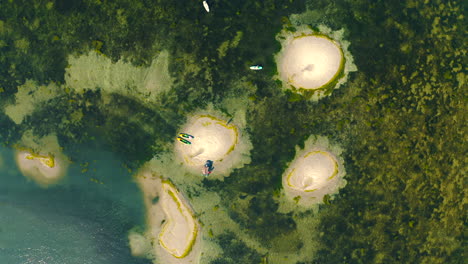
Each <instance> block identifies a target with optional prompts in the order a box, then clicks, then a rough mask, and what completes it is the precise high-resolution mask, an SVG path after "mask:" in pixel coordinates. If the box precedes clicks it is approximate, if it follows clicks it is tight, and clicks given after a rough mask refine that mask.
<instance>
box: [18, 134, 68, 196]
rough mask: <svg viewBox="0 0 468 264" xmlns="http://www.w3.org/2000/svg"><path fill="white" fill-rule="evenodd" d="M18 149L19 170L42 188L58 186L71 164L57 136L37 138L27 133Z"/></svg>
mask: <svg viewBox="0 0 468 264" xmlns="http://www.w3.org/2000/svg"><path fill="white" fill-rule="evenodd" d="M16 148H17V151H16V154H15V159H16V164H17V165H18V169H19V170H20V171H21V173H22V174H23V175H24V176H26V177H27V178H29V179H31V180H33V181H35V182H36V183H37V184H39V185H40V186H41V187H47V186H49V185H53V184H56V183H58V182H59V181H60V179H62V178H63V177H64V176H65V173H66V171H67V168H68V165H69V163H70V162H69V160H68V158H67V157H66V156H65V155H64V154H63V153H62V150H61V148H60V146H59V143H58V139H57V136H55V135H53V134H51V135H48V136H45V137H42V138H37V137H35V136H33V134H32V132H26V133H25V134H24V135H23V137H22V139H21V142H20V143H18V145H17V147H16Z"/></svg>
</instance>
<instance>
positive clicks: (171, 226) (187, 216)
mask: <svg viewBox="0 0 468 264" xmlns="http://www.w3.org/2000/svg"><path fill="white" fill-rule="evenodd" d="M136 180H137V182H138V184H139V186H140V188H141V190H142V191H143V195H144V202H145V206H146V210H147V220H146V221H147V229H146V232H145V233H144V234H141V235H138V234H136V233H135V232H133V233H131V234H130V235H131V236H130V235H129V240H130V247H131V249H132V252H134V253H135V255H136V256H143V255H146V256H154V258H155V263H167V264H173V263H174V264H175V263H176V264H185V263H199V258H200V248H201V246H200V240H201V239H200V237H199V234H200V224H199V223H198V220H197V219H196V218H195V216H194V213H193V211H192V208H191V206H190V205H189V204H188V202H187V200H186V199H185V198H184V197H183V195H182V194H181V193H180V192H179V191H178V190H177V189H176V188H175V186H174V185H173V184H172V183H171V182H170V181H169V180H165V179H163V178H161V177H159V176H157V175H155V174H154V173H152V172H150V171H146V172H140V173H139V174H138V175H137V176H136ZM146 241H147V242H148V243H150V246H148V244H147V243H146ZM147 249H150V252H147V253H143V252H145V251H147Z"/></svg>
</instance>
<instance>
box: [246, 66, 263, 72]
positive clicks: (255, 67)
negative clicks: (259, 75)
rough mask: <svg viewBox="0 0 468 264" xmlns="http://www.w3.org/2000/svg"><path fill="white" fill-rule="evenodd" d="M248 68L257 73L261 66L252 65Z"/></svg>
mask: <svg viewBox="0 0 468 264" xmlns="http://www.w3.org/2000/svg"><path fill="white" fill-rule="evenodd" d="M249 68H250V69H251V70H253V71H259V70H262V69H263V67H262V65H253V66H250V67H249Z"/></svg>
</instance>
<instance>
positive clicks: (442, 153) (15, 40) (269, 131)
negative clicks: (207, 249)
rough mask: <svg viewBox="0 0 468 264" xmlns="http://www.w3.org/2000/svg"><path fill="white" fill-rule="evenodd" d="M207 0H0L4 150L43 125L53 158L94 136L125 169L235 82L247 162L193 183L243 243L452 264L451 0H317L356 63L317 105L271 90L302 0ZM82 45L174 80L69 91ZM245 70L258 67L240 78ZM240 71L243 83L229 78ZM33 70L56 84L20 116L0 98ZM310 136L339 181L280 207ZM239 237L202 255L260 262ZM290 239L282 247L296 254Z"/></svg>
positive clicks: (456, 57) (457, 178) (459, 21)
mask: <svg viewBox="0 0 468 264" xmlns="http://www.w3.org/2000/svg"><path fill="white" fill-rule="evenodd" d="M214 3H215V4H213V6H212V10H213V11H212V12H210V13H209V14H207V13H206V12H205V11H204V10H203V7H202V6H201V3H199V2H198V1H187V3H186V5H185V6H183V7H181V5H180V4H174V3H173V2H171V1H162V0H156V1H154V0H153V1H149V0H141V1H136V0H117V1H104V0H102V1H100V0H76V1H66V0H57V1H49V2H47V1H39V0H35V1H24V0H23V1H21V0H14V1H7V0H0V6H1V7H2V8H0V76H1V78H0V107H1V108H2V112H1V113H0V141H1V142H2V144H3V145H7V146H11V145H12V144H14V143H15V142H16V141H17V140H19V138H21V135H22V133H23V132H24V131H27V130H29V129H33V130H34V133H35V134H37V135H39V136H42V135H46V134H49V133H52V132H54V133H57V135H58V138H59V141H60V145H61V146H63V147H64V152H67V151H69V152H73V151H76V148H74V146H75V145H76V144H96V145H99V146H103V147H104V148H106V149H107V150H110V151H113V152H115V153H116V154H118V155H121V156H122V157H125V159H126V160H128V162H129V166H130V167H131V168H137V167H139V165H140V164H142V163H144V162H145V161H147V160H149V159H151V158H152V157H153V156H154V155H157V154H158V153H161V152H163V151H165V150H167V146H168V143H169V142H171V141H172V140H173V136H174V134H175V133H176V132H177V131H176V129H177V127H178V126H179V125H180V124H182V123H183V122H184V119H185V118H186V115H187V114H189V113H191V112H192V111H193V110H195V109H197V108H203V107H204V106H205V105H206V104H207V103H208V102H212V103H214V104H215V105H220V104H221V102H222V100H223V99H225V97H226V96H228V95H231V96H232V95H233V94H234V93H233V90H234V89H238V90H236V91H235V94H236V95H244V94H242V93H243V92H245V93H247V96H248V97H249V98H250V99H251V101H252V102H253V104H254V105H255V106H254V107H252V108H251V109H248V114H247V123H248V132H249V133H250V137H251V140H252V144H253V146H254V148H253V150H252V153H251V159H252V163H251V164H249V165H247V166H245V167H244V168H242V169H237V170H235V171H234V172H233V173H232V174H231V175H230V176H229V177H227V178H225V179H224V181H222V182H221V181H214V180H204V181H203V187H204V188H206V190H207V191H214V192H217V193H218V194H219V195H220V196H221V197H222V203H221V204H220V207H222V208H225V209H226V210H227V211H228V214H229V216H230V217H231V218H232V219H233V220H234V221H235V222H236V223H237V224H239V226H240V227H241V229H242V230H243V231H244V232H245V233H246V234H249V236H251V237H252V239H254V240H257V241H259V242H261V243H263V244H264V245H265V248H275V246H274V245H273V244H274V243H275V241H278V239H280V238H282V236H283V235H285V236H287V235H291V234H295V233H294V232H296V231H298V232H300V233H306V234H307V235H308V236H306V238H305V239H310V240H318V243H317V244H318V245H320V246H319V247H318V249H317V250H318V251H317V253H316V254H315V256H314V258H310V259H304V260H303V261H302V262H298V263H321V264H323V263H431V264H433V263H463V262H464V259H465V256H464V251H465V248H466V244H465V243H466V242H464V237H463V232H464V229H465V227H466V221H465V215H466V212H465V207H466V194H465V190H464V188H463V187H464V183H465V181H464V179H463V177H464V175H467V169H466V164H467V158H466V147H465V146H464V142H466V138H467V137H466V125H465V124H466V123H468V122H467V117H466V112H467V109H466V98H467V89H466V88H467V87H466V69H465V68H464V67H465V66H464V64H466V59H465V57H466V51H465V50H464V49H463V48H464V43H465V42H466V37H465V36H466V34H465V33H466V32H465V29H466V18H465V17H464V16H465V14H464V10H465V9H466V7H464V6H463V4H462V3H461V1H452V0H450V1H442V0H424V1H423V0H406V1H399V2H395V1H372V2H369V1H364V0H352V1H351V0H338V1H333V4H330V1H326V0H318V1H313V3H311V4H310V6H309V8H310V9H311V10H313V11H314V12H313V15H314V16H311V19H310V20H309V21H310V23H324V24H326V25H329V26H330V27H331V28H333V29H334V30H335V29H340V28H345V29H346V34H347V36H346V38H347V39H348V40H349V41H350V42H351V45H350V47H349V50H350V52H351V53H352V54H353V56H354V59H355V64H356V65H357V67H358V72H357V73H352V74H351V75H350V80H349V81H348V82H347V83H346V84H344V85H343V86H342V87H341V88H340V89H339V90H335V91H334V92H333V94H332V95H331V96H329V97H326V98H323V99H321V100H320V101H318V102H309V101H307V100H304V98H303V97H302V96H296V95H294V94H288V93H283V92H282V91H281V90H280V88H279V87H280V85H281V84H278V83H277V82H275V81H274V80H272V76H273V75H274V74H276V65H275V64H274V62H273V54H275V53H276V52H278V51H279V50H280V44H279V43H277V42H275V41H274V39H275V35H276V34H277V33H278V32H279V31H280V30H281V29H282V25H283V23H286V22H287V21H288V19H287V18H286V17H285V16H289V15H290V14H292V13H299V12H303V11H304V4H305V3H303V2H302V1H286V0H284V1H280V0H276V1H275V0H268V1H216V2H214ZM195 10H199V12H198V11H195ZM302 20H307V19H306V18H304V19H302ZM303 22H304V21H303ZM305 22H306V21H305ZM312 26H314V25H312ZM90 50H95V51H97V52H98V53H100V54H103V55H104V56H106V57H107V58H110V59H111V60H112V61H113V62H116V61H118V60H119V59H124V60H127V61H129V62H131V63H133V65H134V66H135V67H148V66H149V65H150V64H151V62H152V60H153V59H154V57H155V56H157V55H158V54H160V52H161V51H162V50H168V51H169V53H170V57H169V60H170V65H169V70H170V73H171V75H172V76H173V77H174V78H175V81H174V84H173V86H172V89H171V90H170V91H169V92H167V93H163V94H161V95H160V97H158V101H156V102H155V103H153V104H148V103H145V102H142V101H139V100H137V99H135V98H128V97H125V96H122V95H119V94H108V93H105V91H103V90H95V91H88V92H84V93H76V92H74V91H73V90H70V89H69V87H67V85H66V83H65V70H66V68H67V65H68V61H67V58H68V56H70V55H80V54H87V52H89V51H90ZM250 64H262V65H263V66H264V67H265V70H264V71H262V72H251V71H249V70H248V66H249V65H250ZM241 77H242V78H243V79H242V80H243V82H245V83H248V84H249V87H245V90H242V89H239V88H238V87H234V85H233V84H234V83H235V82H236V81H238V80H239V79H241ZM29 79H30V80H32V81H34V82H35V83H36V84H37V85H38V86H41V85H43V86H47V85H49V84H50V83H55V84H57V86H58V87H59V88H60V89H62V90H63V93H60V95H59V96H57V97H53V98H50V100H49V99H48V100H47V101H41V102H40V105H38V106H35V108H34V111H33V112H32V113H30V114H28V115H27V116H25V117H24V121H23V122H22V123H21V124H16V123H15V122H13V121H12V120H11V119H10V118H9V117H8V116H7V115H6V114H5V113H4V107H5V106H8V105H10V104H12V103H13V102H14V100H15V95H16V93H17V90H18V87H20V86H22V85H23V84H24V83H25V82H26V80H29ZM252 87H255V88H256V90H255V91H252ZM47 98H48V97H47ZM226 109H227V108H226ZM28 113H29V112H28ZM228 114H231V115H232V114H233V113H228ZM311 134H314V135H323V136H326V137H328V138H329V139H330V141H331V142H336V143H338V144H339V145H340V146H341V147H343V149H344V152H343V157H344V160H345V167H346V171H347V175H346V180H347V181H348V183H347V185H346V187H345V188H344V189H342V190H341V191H340V194H339V195H337V196H335V197H326V200H325V203H326V204H324V205H322V206H321V207H320V210H319V212H318V213H312V212H303V213H296V212H293V213H288V214H284V213H278V212H277V209H278V202H277V200H276V199H275V197H277V196H278V195H277V194H278V191H279V189H280V188H281V174H282V172H283V171H284V168H285V166H287V164H288V162H290V161H291V160H292V159H293V157H294V154H295V153H294V151H295V146H301V145H303V142H304V140H305V139H307V138H308V137H309V136H310V135H311ZM67 154H70V156H71V157H72V158H73V153H67ZM298 214H300V216H301V217H302V216H304V215H306V214H309V215H312V216H313V217H317V218H318V222H319V224H318V227H317V228H318V230H319V232H318V234H317V233H313V232H315V229H310V230H297V229H298V228H299V224H298V223H297V218H295V216H297V215H298ZM307 232H309V233H307ZM319 234H322V235H319ZM238 236H242V235H241V234H234V233H226V234H223V235H221V236H215V237H214V238H213V240H214V241H215V242H217V243H219V244H220V245H221V247H222V248H223V250H224V253H225V255H224V256H223V257H222V258H221V259H219V260H215V261H213V262H212V263H213V264H214V263H217V264H220V263H261V261H262V260H261V259H262V256H263V254H260V253H258V252H256V249H253V248H250V247H248V246H247V245H246V244H245V243H244V242H242V239H239V238H238ZM291 237H294V235H291ZM301 243H302V241H294V243H291V244H292V245H293V246H294V247H293V246H291V248H294V250H295V251H297V252H300V251H301V247H300V245H301Z"/></svg>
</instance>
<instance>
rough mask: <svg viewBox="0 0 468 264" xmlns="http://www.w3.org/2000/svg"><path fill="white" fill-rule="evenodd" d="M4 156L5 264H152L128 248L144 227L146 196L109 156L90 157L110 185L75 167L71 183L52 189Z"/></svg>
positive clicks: (1, 219)
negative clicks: (133, 233)
mask: <svg viewBox="0 0 468 264" xmlns="http://www.w3.org/2000/svg"><path fill="white" fill-rule="evenodd" d="M1 153H2V158H3V167H1V169H0V176H1V177H0V208H1V210H0V263H31V264H32V263H57V264H58V263H149V262H148V261H145V260H142V259H135V258H133V257H132V256H131V255H130V249H129V247H128V242H127V232H128V230H129V229H130V228H132V227H133V226H135V225H139V224H142V217H143V215H144V212H143V210H142V201H141V194H140V192H139V190H138V189H137V187H136V185H135V184H134V183H133V182H131V181H130V180H129V179H131V177H128V173H126V171H124V170H123V169H118V166H119V165H120V163H119V162H118V160H116V159H112V157H111V158H109V157H108V156H109V153H104V152H95V153H94V155H93V156H91V157H90V158H92V159H94V160H96V164H98V165H96V166H94V168H96V172H95V174H96V175H99V177H100V178H101V179H106V183H105V184H102V185H101V184H98V183H95V182H92V181H90V179H89V176H88V175H86V174H83V173H81V171H80V168H79V167H78V168H77V166H76V164H75V165H72V166H71V168H70V171H69V175H68V176H69V177H70V178H69V180H68V181H66V183H64V184H62V185H58V186H55V187H49V188H47V189H40V188H38V187H37V186H36V184H35V183H33V182H32V181H29V180H27V179H26V178H24V177H23V176H22V175H21V174H20V172H19V171H18V170H17V169H16V165H15V164H14V161H13V159H12V154H13V153H12V151H11V150H8V149H5V148H3V149H2V151H1ZM90 167H91V169H93V168H92V167H93V166H90ZM115 168H117V169H115ZM103 186H104V187H103Z"/></svg>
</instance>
